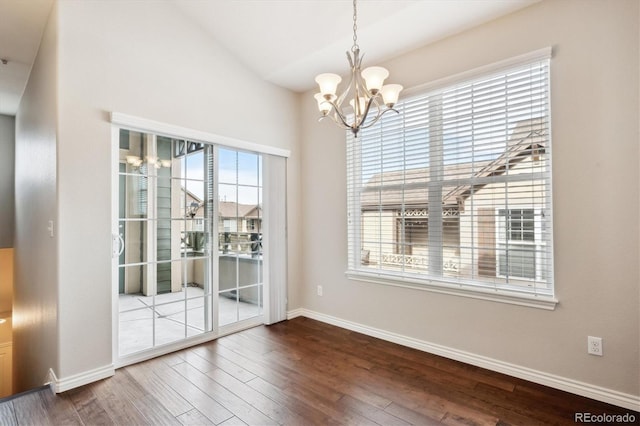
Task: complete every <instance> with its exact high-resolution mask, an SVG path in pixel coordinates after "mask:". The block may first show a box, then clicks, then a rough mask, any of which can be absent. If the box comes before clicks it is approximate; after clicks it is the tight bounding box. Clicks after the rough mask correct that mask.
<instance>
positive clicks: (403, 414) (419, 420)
mask: <svg viewBox="0 0 640 426" xmlns="http://www.w3.org/2000/svg"><path fill="white" fill-rule="evenodd" d="M385 411H386V412H387V413H389V414H392V415H393V416H395V417H398V418H400V419H402V420H404V421H406V422H408V423H410V424H413V425H425V426H432V425H441V424H442V423H441V422H440V419H434V418H432V417H429V416H426V415H424V414H421V413H418V412H416V411H413V410H411V409H410V408H407V407H404V406H402V405H401V404H398V403H395V402H392V403H391V404H389V406H388V407H387V408H385Z"/></svg>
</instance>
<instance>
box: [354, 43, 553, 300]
mask: <svg viewBox="0 0 640 426" xmlns="http://www.w3.org/2000/svg"><path fill="white" fill-rule="evenodd" d="M551 56H552V50H551V48H550V47H548V48H544V49H540V50H537V51H534V52H530V53H527V54H524V55H520V56H518V57H514V58H511V59H507V60H505V61H501V62H498V63H495V64H490V65H487V66H484V67H480V68H476V69H474V70H470V71H468V72H464V73H460V74H457V75H454V76H451V77H447V78H444V79H441V80H438V81H435V82H432V83H428V84H425V85H421V86H419V87H415V88H413V89H410V90H407V91H406V92H405V93H406V94H405V97H406V99H411V98H412V97H417V96H420V95H422V94H427V93H429V92H431V93H436V92H437V91H439V90H443V91H444V90H445V89H447V87H448V86H451V85H454V84H459V83H463V82H466V81H472V80H476V79H478V78H482V77H483V76H488V75H489V74H492V73H497V72H500V71H508V70H510V69H513V68H516V67H518V66H524V65H527V64H529V63H533V62H536V61H543V60H549V61H550V59H551ZM548 73H549V74H548V78H549V80H550V78H551V76H550V74H551V71H550V70H549V71H548ZM549 80H548V81H547V83H546V84H547V85H548V86H550V81H549ZM547 89H549V87H547ZM547 96H548V98H547V100H546V104H547V115H546V117H547V120H548V122H549V126H550V122H551V105H550V104H551V95H550V91H549V90H548V91H547ZM347 137H348V139H349V134H347ZM546 141H547V143H548V144H549V145H550V144H551V134H548V135H547V136H546ZM430 145H434V144H430ZM545 148H549V153H550V146H548V147H545ZM360 164H362V150H361V147H360V146H359V144H349V143H348V144H347V180H348V182H347V222H348V229H349V230H348V267H347V271H346V272H345V275H346V276H347V278H349V279H351V280H357V281H364V282H368V283H375V284H383V285H391V286H397V287H408V288H414V289H420V290H426V291H432V292H437V293H445V294H453V295H457V296H464V297H470V298H475V299H482V300H491V301H497V302H503V303H510V304H516V305H521V306H528V307H535V308H541V309H548V310H553V309H555V306H556V305H557V303H558V300H557V299H556V298H555V286H554V283H553V244H552V239H553V230H552V220H550V219H551V218H549V223H548V224H546V223H545V227H546V228H545V229H547V230H548V233H549V236H548V237H545V238H544V239H542V240H539V239H538V237H539V233H540V229H541V226H542V225H541V224H540V223H539V221H540V217H539V216H538V214H542V213H544V214H548V213H549V211H551V204H549V205H548V206H545V207H544V210H543V211H539V212H538V211H536V210H535V207H534V208H533V209H534V218H535V224H534V234H535V240H534V241H531V242H529V241H525V242H527V243H531V244H532V245H533V246H534V247H536V253H537V248H538V247H539V246H541V245H544V246H545V250H547V253H548V254H549V256H550V258H549V259H548V261H547V262H548V267H547V272H546V273H547V274H550V278H549V282H550V286H551V288H550V291H548V292H530V291H524V290H521V289H519V288H518V287H516V286H510V285H508V283H507V284H506V285H500V286H499V287H498V288H496V286H489V285H486V286H485V285H482V283H480V282H478V283H473V282H450V281H448V280H446V279H440V278H439V277H434V276H433V275H424V276H420V274H411V273H406V272H402V273H394V272H393V271H390V270H375V269H366V268H363V266H366V265H367V264H368V260H369V259H368V256H366V257H367V258H366V259H365V255H366V253H364V252H365V251H366V250H364V245H363V244H362V238H363V236H362V234H361V232H362V221H363V217H362V213H361V212H362V210H361V204H360V198H359V197H360V191H359V188H362V184H363V182H362V176H361V173H359V172H355V170H356V167H359V165H360ZM547 165H548V171H547V172H546V173H548V175H549V178H548V182H547V185H549V188H548V190H547V191H546V194H548V198H549V202H551V193H552V187H551V185H552V179H551V157H550V156H549V159H548V163H547ZM430 167H431V166H430ZM436 173H437V171H436ZM428 185H429V198H431V197H433V199H432V200H431V199H430V200H429V201H428V205H437V204H439V205H442V201H441V198H439V199H438V196H439V195H440V193H439V192H438V191H437V190H436V191H432V188H434V187H438V186H439V187H442V186H444V185H446V181H442V180H441V181H438V182H433V183H429V184H428ZM436 189H437V188H436ZM508 208H509V209H521V210H522V209H526V208H530V207H522V206H513V207H512V206H509V207H508ZM496 210H497V209H496ZM538 210H540V209H539V208H538ZM496 213H497V211H496ZM441 216H442V215H440V219H441ZM435 220H438V219H435ZM496 221H497V219H496ZM395 223H397V219H396V222H395ZM432 223H435V222H432V221H431V220H429V223H428V225H427V229H428V230H429V231H431V229H432ZM496 225H497V223H496ZM438 226H439V228H440V230H442V229H443V227H444V222H441V223H440V224H439V225H438ZM458 226H460V223H459V222H458ZM436 229H437V228H436ZM496 232H499V231H498V230H497V229H496ZM430 233H431V232H429V234H430ZM403 237H404V236H403ZM547 240H549V242H548V241H547ZM381 241H382V239H380V244H382V243H381ZM509 241H510V240H509ZM509 241H507V244H508V243H509ZM403 242H404V241H403ZM502 242H503V243H504V239H503V241H502ZM396 244H400V242H399V241H396ZM498 244H499V240H498V238H497V236H496V248H497V247H498ZM547 244H548V247H547ZM444 245H445V243H444V240H441V241H440V243H439V245H438V246H437V247H434V250H433V254H436V255H439V256H440V257H441V258H443V257H444V255H443V251H442V248H443V247H444ZM428 250H429V245H428V247H427V251H428ZM438 251H439V254H438ZM429 254H430V255H431V253H429ZM380 255H382V251H380ZM496 255H497V254H496ZM537 256H538V254H536V266H535V268H536V271H535V274H536V278H538V277H539V276H540V275H541V274H540V273H539V271H538V267H539V266H537V265H539V264H540V262H537ZM364 260H367V262H365V263H362V262H363V261H364ZM440 264H441V268H442V269H444V267H445V259H444V258H443V259H442V262H441V263H440ZM495 267H496V276H497V275H498V272H499V265H498V262H497V260H496V266H495ZM436 272H437V271H436ZM518 280H520V278H518ZM522 280H523V281H524V280H526V278H522ZM462 281H465V280H462ZM469 281H473V280H469Z"/></svg>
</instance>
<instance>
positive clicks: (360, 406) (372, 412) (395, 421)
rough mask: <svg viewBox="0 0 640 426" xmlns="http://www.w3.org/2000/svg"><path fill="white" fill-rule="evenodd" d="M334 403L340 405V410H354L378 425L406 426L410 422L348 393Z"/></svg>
mask: <svg viewBox="0 0 640 426" xmlns="http://www.w3.org/2000/svg"><path fill="white" fill-rule="evenodd" d="M336 405H337V406H338V407H340V410H341V411H345V412H347V411H349V412H354V413H357V414H359V415H361V416H362V417H365V418H367V419H369V420H372V421H373V422H375V423H377V424H379V425H385V426H408V425H411V423H409V422H407V421H405V420H402V419H400V418H399V417H396V416H394V415H392V414H389V413H388V412H386V411H384V410H381V409H379V408H377V407H375V406H373V405H369V404H367V403H364V402H362V401H360V400H358V399H356V398H353V397H351V396H349V395H344V396H343V397H342V398H340V400H339V401H337V402H336Z"/></svg>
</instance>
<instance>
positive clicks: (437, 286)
mask: <svg viewBox="0 0 640 426" xmlns="http://www.w3.org/2000/svg"><path fill="white" fill-rule="evenodd" d="M345 275H346V276H347V278H348V279H350V280H355V281H362V282H366V283H374V284H382V285H391V286H395V287H404V288H411V289H414V290H423V291H431V292H434V293H441V294H449V295H452V296H462V297H469V298H471V299H480V300H489V301H492V302H500V303H508V304H511V305H519V306H527V307H529V308H538V309H546V310H549V311H553V310H554V309H555V308H556V305H557V304H558V299H556V298H554V297H551V296H546V295H535V294H527V293H518V292H515V291H513V292H510V291H506V290H499V291H498V290H494V289H491V288H486V289H485V288H482V287H478V288H473V286H472V285H464V286H463V285H458V286H456V285H454V284H447V283H444V282H442V283H440V282H437V281H434V280H417V279H416V280H412V279H410V278H405V277H391V276H388V275H386V274H385V275H382V274H372V273H365V272H360V271H347V272H345Z"/></svg>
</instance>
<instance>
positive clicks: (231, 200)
mask: <svg viewBox="0 0 640 426" xmlns="http://www.w3.org/2000/svg"><path fill="white" fill-rule="evenodd" d="M218 197H219V198H220V204H221V205H226V204H229V207H226V206H225V207H224V208H223V207H220V214H221V215H223V216H230V215H233V216H234V217H235V216H236V210H235V203H236V202H237V201H238V187H237V186H236V185H228V184H220V185H218ZM223 213H224V214H223Z"/></svg>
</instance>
